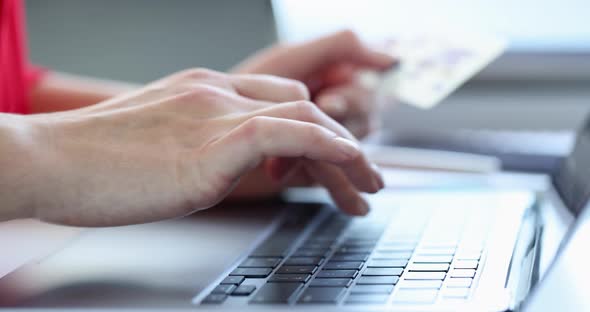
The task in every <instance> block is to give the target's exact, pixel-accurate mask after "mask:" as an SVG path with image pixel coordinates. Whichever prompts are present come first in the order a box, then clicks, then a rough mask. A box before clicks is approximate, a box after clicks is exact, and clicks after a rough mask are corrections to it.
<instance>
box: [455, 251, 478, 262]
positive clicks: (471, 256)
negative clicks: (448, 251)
mask: <svg viewBox="0 0 590 312" xmlns="http://www.w3.org/2000/svg"><path fill="white" fill-rule="evenodd" d="M456 258H457V259H458V260H479V258H481V252H459V253H457V255H456Z"/></svg>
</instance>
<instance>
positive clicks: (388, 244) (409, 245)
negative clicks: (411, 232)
mask: <svg viewBox="0 0 590 312" xmlns="http://www.w3.org/2000/svg"><path fill="white" fill-rule="evenodd" d="M380 245H381V246H383V247H403V248H407V249H408V250H412V249H414V248H416V245H417V243H416V242H404V241H383V242H382V243H381V244H380Z"/></svg>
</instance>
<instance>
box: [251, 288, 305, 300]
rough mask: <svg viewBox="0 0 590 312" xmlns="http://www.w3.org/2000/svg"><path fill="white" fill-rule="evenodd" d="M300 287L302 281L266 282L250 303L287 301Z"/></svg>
mask: <svg viewBox="0 0 590 312" xmlns="http://www.w3.org/2000/svg"><path fill="white" fill-rule="evenodd" d="M302 287H303V284H302V283H266V284H264V286H262V288H260V290H259V291H258V292H257V293H256V295H255V296H254V298H252V300H250V303H288V302H289V301H290V300H291V299H292V298H294V295H296V293H297V292H298V291H299V290H300V289H301V288H302Z"/></svg>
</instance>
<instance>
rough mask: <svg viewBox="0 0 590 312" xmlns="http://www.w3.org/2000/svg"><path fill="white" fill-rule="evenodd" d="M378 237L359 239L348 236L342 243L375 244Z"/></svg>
mask: <svg viewBox="0 0 590 312" xmlns="http://www.w3.org/2000/svg"><path fill="white" fill-rule="evenodd" d="M377 241H378V239H359V238H353V237H351V238H348V239H346V240H345V241H344V243H343V244H344V245H362V244H365V245H376V244H377Z"/></svg>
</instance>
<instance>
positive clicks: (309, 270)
mask: <svg viewBox="0 0 590 312" xmlns="http://www.w3.org/2000/svg"><path fill="white" fill-rule="evenodd" d="M317 269H318V267H316V266H311V265H294V266H281V267H280V268H279V269H278V270H277V273H280V274H313V273H315V271H316V270H317Z"/></svg>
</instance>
